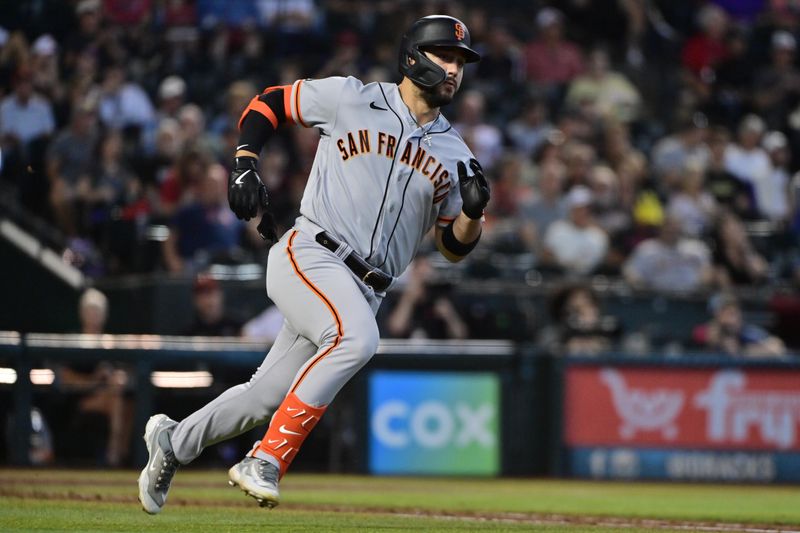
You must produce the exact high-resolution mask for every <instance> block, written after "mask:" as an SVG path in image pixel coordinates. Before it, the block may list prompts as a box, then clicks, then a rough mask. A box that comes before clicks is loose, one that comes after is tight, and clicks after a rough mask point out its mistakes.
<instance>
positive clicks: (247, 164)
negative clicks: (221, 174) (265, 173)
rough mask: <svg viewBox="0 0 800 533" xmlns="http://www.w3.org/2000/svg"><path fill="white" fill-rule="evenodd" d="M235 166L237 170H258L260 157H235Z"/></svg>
mask: <svg viewBox="0 0 800 533" xmlns="http://www.w3.org/2000/svg"><path fill="white" fill-rule="evenodd" d="M233 163H234V164H233V168H235V169H236V170H245V169H248V168H249V169H251V170H258V159H256V158H255V157H250V156H242V157H235V158H234V160H233Z"/></svg>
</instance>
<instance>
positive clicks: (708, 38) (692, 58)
mask: <svg viewBox="0 0 800 533" xmlns="http://www.w3.org/2000/svg"><path fill="white" fill-rule="evenodd" d="M728 23H729V18H728V14H727V13H726V12H725V11H724V10H723V9H722V8H720V7H719V6H716V5H714V4H711V3H709V4H706V5H704V6H703V7H702V8H701V9H700V11H699V12H698V13H697V25H698V26H699V28H700V31H699V33H697V34H695V35H694V36H692V37H690V38H689V39H688V40H687V41H686V44H685V45H684V47H683V50H682V51H681V63H682V64H683V66H684V68H685V69H686V75H685V77H684V78H685V81H686V83H687V86H688V88H689V89H690V91H692V92H693V93H695V95H697V96H698V97H700V98H701V99H703V100H705V99H706V98H707V97H708V96H709V94H710V85H711V83H712V82H713V81H714V69H715V68H716V66H717V65H719V64H720V63H721V62H722V61H723V60H724V59H726V58H727V56H728V53H729V52H728V44H727V42H726V40H725V34H726V32H727V29H728Z"/></svg>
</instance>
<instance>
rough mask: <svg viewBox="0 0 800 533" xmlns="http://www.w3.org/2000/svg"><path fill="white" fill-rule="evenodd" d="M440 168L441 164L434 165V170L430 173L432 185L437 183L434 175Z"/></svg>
mask: <svg viewBox="0 0 800 533" xmlns="http://www.w3.org/2000/svg"><path fill="white" fill-rule="evenodd" d="M440 170H442V164H441V163H439V164H438V165H436V170H434V171H433V174H431V177H430V180H431V182H433V186H434V187H436V185H437V183H436V175H437V174H438V173H439V171H440Z"/></svg>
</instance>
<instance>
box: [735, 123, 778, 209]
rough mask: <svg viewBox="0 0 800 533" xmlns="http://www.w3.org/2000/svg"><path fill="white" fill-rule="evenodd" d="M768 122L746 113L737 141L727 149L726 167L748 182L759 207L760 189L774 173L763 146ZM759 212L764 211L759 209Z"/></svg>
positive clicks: (740, 125)
mask: <svg viewBox="0 0 800 533" xmlns="http://www.w3.org/2000/svg"><path fill="white" fill-rule="evenodd" d="M765 129H766V124H765V123H764V121H763V120H762V119H761V117H759V116H758V115H754V114H750V115H746V116H745V117H744V118H743V119H742V121H741V123H740V124H739V129H738V132H737V138H736V143H734V144H730V145H728V147H727V148H726V149H725V169H726V170H727V171H728V172H730V173H731V174H733V175H734V176H736V177H737V178H739V179H740V180H742V181H743V182H745V183H747V184H748V185H749V186H750V187H751V188H752V190H753V193H754V195H755V199H756V202H755V203H756V207H757V208H758V203H759V202H758V196H759V191H760V190H761V189H762V188H763V187H764V186H765V184H766V182H767V180H769V176H770V174H771V173H772V162H771V161H770V159H769V155H767V152H766V151H765V150H764V149H763V148H761V139H762V137H763V136H764V131H765ZM758 211H759V214H760V215H762V216H763V213H761V212H760V209H759V210H758Z"/></svg>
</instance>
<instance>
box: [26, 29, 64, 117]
mask: <svg viewBox="0 0 800 533" xmlns="http://www.w3.org/2000/svg"><path fill="white" fill-rule="evenodd" d="M31 71H32V72H33V86H34V88H35V89H36V91H38V92H39V93H41V94H43V95H46V96H47V97H48V98H49V100H50V101H51V102H52V101H58V100H61V99H62V98H63V97H64V93H65V91H64V85H63V82H62V81H61V78H60V75H59V68H58V43H56V40H55V39H54V38H53V36H52V35H50V34H47V33H46V34H44V35H40V36H39V37H37V38H36V40H35V41H34V42H33V45H32V46H31Z"/></svg>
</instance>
